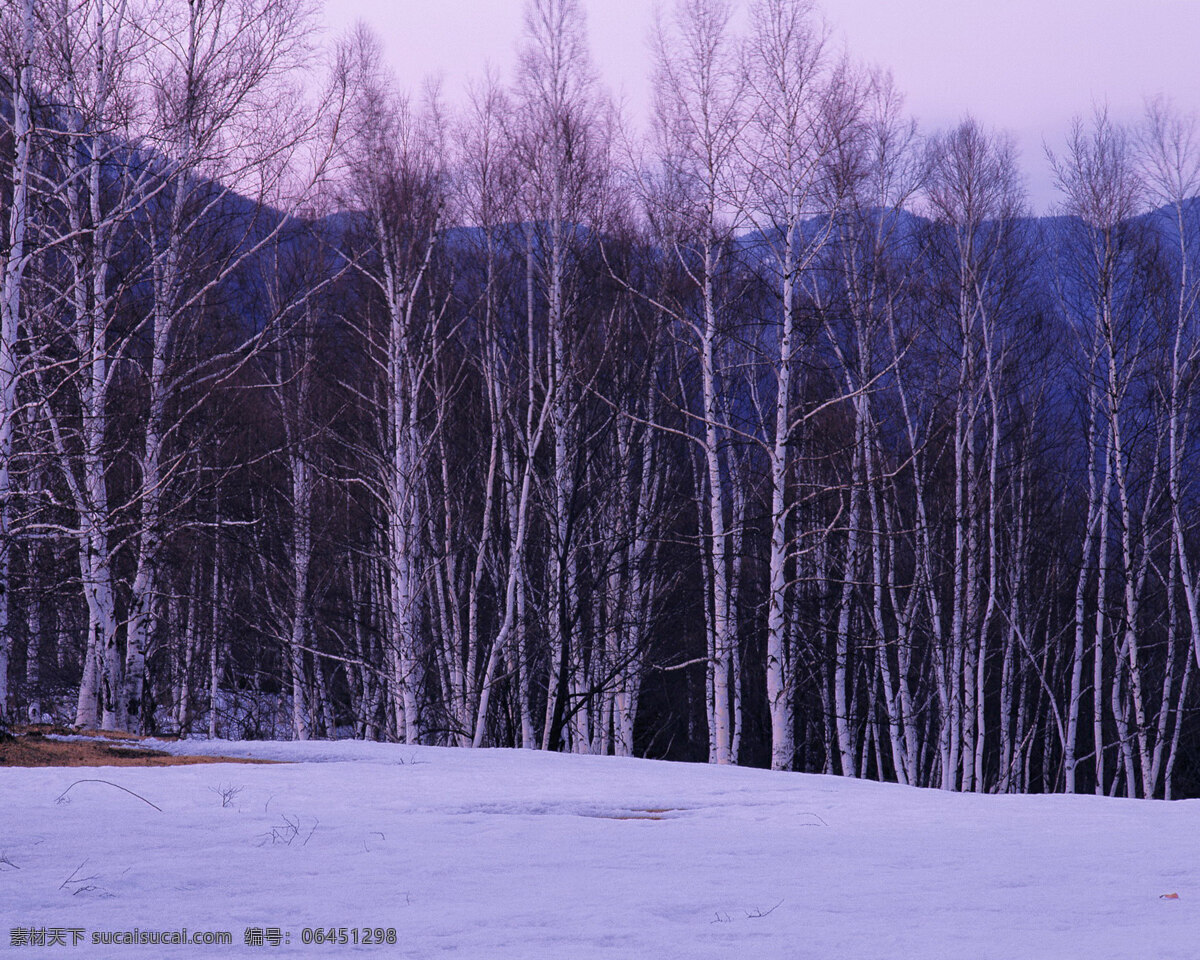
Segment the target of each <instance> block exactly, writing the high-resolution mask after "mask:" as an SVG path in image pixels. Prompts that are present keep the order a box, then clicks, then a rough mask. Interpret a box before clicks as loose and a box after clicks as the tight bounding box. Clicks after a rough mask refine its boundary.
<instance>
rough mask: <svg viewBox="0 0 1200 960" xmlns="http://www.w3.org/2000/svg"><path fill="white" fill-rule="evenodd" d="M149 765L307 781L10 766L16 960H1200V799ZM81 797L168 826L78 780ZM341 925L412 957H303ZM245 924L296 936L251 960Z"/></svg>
mask: <svg viewBox="0 0 1200 960" xmlns="http://www.w3.org/2000/svg"><path fill="white" fill-rule="evenodd" d="M147 745H148V746H153V747H154V748H156V749H167V750H172V751H176V752H181V753H200V752H205V753H213V754H222V755H232V756H257V757H263V758H271V759H286V760H289V761H292V762H291V763H288V764H280V765H269V766H257V765H256V766H250V765H233V764H228V765H227V764H217V765H206V766H179V767H160V768H139V767H120V768H114V767H108V768H87V767H80V768H42V769H5V770H0V810H2V811H3V813H2V814H0V858H3V861H7V863H6V862H3V861H0V920H2V921H3V922H2V924H0V938H2V939H0V944H2V945H3V949H4V955H6V956H13V957H18V956H23V955H25V954H26V953H29V952H30V948H21V947H16V946H11V945H10V931H11V929H12V928H15V927H29V928H40V927H52V926H58V927H67V928H84V929H86V930H87V931H88V934H89V936H90V933H91V932H92V931H99V930H132V929H134V928H137V929H140V930H151V929H154V930H157V929H178V928H181V927H187V928H188V929H189V931H197V930H228V931H231V932H232V933H233V939H234V947H233V948H232V949H231V948H229V947H217V946H200V945H184V946H149V945H145V946H107V947H95V946H90V945H81V946H78V947H74V948H71V947H52V948H38V949H36V955H38V956H42V955H47V956H51V955H54V956H77V957H95V956H101V957H106V956H113V957H131V958H133V957H137V956H144V957H151V956H153V957H158V956H164V957H172V958H174V957H181V958H182V957H209V958H213V960H216V958H217V957H224V956H246V957H252V956H261V957H268V956H269V957H324V956H331V957H338V956H350V955H366V954H370V955H378V956H393V957H414V958H416V957H420V958H426V957H464V958H477V960H493V958H496V960H502V958H512V960H539V958H547V960H549V958H555V960H575V958H590V957H605V958H647V960H659V958H663V960H665V958H680V960H684V958H687V960H693V958H698V960H699V958H713V960H716V958H721V960H725V958H734V960H740V958H748V960H749V958H754V960H757V958H808V957H811V958H848V960H868V958H876V957H878V958H958V957H961V958H964V960H965V958H989V957H995V958H1006V960H1008V958H1022V960H1024V958H1031V960H1036V958H1048V960H1049V958H1053V960H1058V958H1074V957H1078V958H1088V960H1094V958H1104V957H1112V958H1118V957H1120V958H1128V957H1154V958H1195V957H1197V956H1200V829H1198V827H1200V822H1198V821H1200V803H1197V802H1194V801H1184V802H1176V803H1171V804H1167V803H1161V802H1146V801H1129V800H1110V799H1104V798H1096V797H1087V796H1078V797H1062V796H1052V797H1029V796H1024V797H1021V796H970V795H967V796H964V795H956V794H946V793H942V792H939V791H931V790H916V789H911V788H905V787H898V786H895V785H889V784H876V783H868V782H860V781H850V780H843V779H840V778H833V777H818V776H808V775H800V774H778V773H771V772H769V771H764V770H749V769H743V768H715V767H710V766H704V765H687V764H672V763H664V762H655V761H643V760H625V759H617V758H611V757H578V756H565V755H559V754H546V753H542V752H532V751H514V750H478V751H472V750H453V749H443V748H433V747H419V748H413V747H404V746H397V745H385V744H366V743H359V742H338V743H326V742H310V743H249V742H248V743H229V742H220V741H213V742H194V741H190V742H186V743H181V744H161V743H154V742H151V743H148V744H147ZM84 779H104V780H109V781H111V782H112V783H114V784H119V785H120V786H121V787H125V788H127V789H128V790H132V791H134V792H135V793H137V794H139V795H141V796H142V797H144V798H145V799H146V800H148V801H151V802H153V803H154V804H156V805H158V806H159V807H161V808H162V812H159V811H156V810H154V809H153V808H152V807H150V806H148V805H147V804H146V803H143V802H142V801H141V800H139V799H138V798H137V797H134V796H131V795H130V794H128V793H125V792H124V791H122V790H119V789H116V788H114V787H113V786H110V785H109V784H105V783H78V784H76V785H75V786H73V787H71V786H70V785H71V784H72V783H73V782H74V781H77V780H84ZM68 787H70V790H69V792H68V793H67V795H66V798H67V801H68V802H56V799H57V798H59V797H60V795H61V794H62V793H63V791H64V790H67V789H68ZM231 787H232V788H234V789H233V790H230V789H229V788H231ZM239 788H240V789H239ZM222 794H224V796H223V795H222ZM1175 892H1177V893H1178V894H1179V896H1180V899H1179V900H1162V899H1160V896H1161V895H1162V894H1166V893H1175ZM331 926H333V927H347V928H350V927H355V926H357V927H359V928H363V927H370V928H375V927H383V928H388V927H394V928H395V930H396V932H397V943H396V944H395V945H394V946H389V945H386V944H384V945H379V946H374V945H372V946H363V945H361V944H360V945H359V946H357V947H356V946H354V945H352V944H347V945H336V944H333V945H331V944H324V945H316V944H304V943H302V942H301V940H302V931H303V929H304V928H306V927H307V928H315V927H326V928H327V927H331ZM247 927H250V928H267V927H277V928H279V929H280V930H281V931H283V932H284V933H285V934H290V941H291V942H290V944H281V945H280V946H247V945H245V943H244V931H245V929H246V928H247Z"/></svg>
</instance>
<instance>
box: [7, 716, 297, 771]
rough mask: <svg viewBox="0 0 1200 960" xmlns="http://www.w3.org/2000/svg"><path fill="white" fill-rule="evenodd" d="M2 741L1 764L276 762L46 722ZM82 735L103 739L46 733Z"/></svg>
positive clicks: (89, 764)
mask: <svg viewBox="0 0 1200 960" xmlns="http://www.w3.org/2000/svg"><path fill="white" fill-rule="evenodd" d="M13 733H14V736H13V737H12V738H11V739H7V740H0V767H175V766H183V765H186V764H195V763H274V762H276V761H272V760H252V759H248V758H246V757H197V756H176V755H175V754H171V753H164V752H163V751H161V750H144V749H141V748H138V747H127V746H122V745H121V744H122V742H125V743H128V742H130V741H134V742H136V741H139V740H144V739H146V738H145V737H139V736H137V735H136V734H131V733H112V732H110V731H104V732H101V731H97V730H68V729H65V728H59V727H48V726H43V725H40V724H39V725H37V726H30V727H18V728H16V729H15V730H14V731H13ZM48 733H57V734H83V735H85V736H101V737H104V738H105V739H104V740H51V739H49V738H48V737H47V736H46V734H48Z"/></svg>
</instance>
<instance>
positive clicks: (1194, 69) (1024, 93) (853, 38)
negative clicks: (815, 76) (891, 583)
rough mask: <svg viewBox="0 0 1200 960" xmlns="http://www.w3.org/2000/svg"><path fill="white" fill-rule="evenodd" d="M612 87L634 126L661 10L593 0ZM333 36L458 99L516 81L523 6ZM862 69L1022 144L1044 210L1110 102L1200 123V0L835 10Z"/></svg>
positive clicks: (391, 12)
mask: <svg viewBox="0 0 1200 960" xmlns="http://www.w3.org/2000/svg"><path fill="white" fill-rule="evenodd" d="M583 2H584V7H585V8H586V10H587V14H588V26H589V33H590V35H591V38H592V50H593V56H594V59H595V62H596V65H597V66H598V67H599V69H600V73H601V77H602V79H603V80H604V82H605V83H606V84H607V86H608V87H609V89H610V90H611V91H612V92H613V94H614V95H616V96H618V97H624V98H625V99H626V100H627V102H628V104H629V107H630V111H631V114H632V115H633V116H634V118H635V119H636V118H639V117H644V115H645V110H646V104H647V102H648V98H649V75H650V70H649V63H648V60H649V57H648V53H647V43H646V37H647V34H648V31H649V29H650V25H651V23H652V20H653V9H654V0H583ZM325 4H326V10H325V18H326V24H327V26H328V27H329V29H330V30H331V31H332V32H333V33H334V34H336V33H339V32H341V31H342V30H344V29H346V28H347V27H349V26H350V25H351V24H353V23H354V22H355V21H356V20H359V19H361V20H363V21H365V22H366V23H368V24H370V25H371V26H372V27H374V28H375V30H376V31H377V32H378V33H379V34H380V35H381V37H382V38H383V42H384V48H385V50H386V52H387V55H388V57H389V58H390V61H391V63H392V65H393V67H394V68H395V71H396V74H397V76H398V77H399V80H400V83H401V85H402V86H403V87H405V88H410V89H413V90H416V89H418V88H419V86H420V84H421V83H422V80H423V78H424V77H426V76H427V75H430V74H440V75H441V77H442V79H443V88H444V90H445V93H446V95H447V97H448V98H449V99H450V100H451V101H453V100H454V99H455V98H456V97H458V96H461V91H462V89H463V87H464V85H465V83H466V80H467V79H468V78H469V77H471V76H474V75H478V74H479V73H480V72H481V71H482V68H483V66H484V64H485V63H491V64H492V65H493V66H494V67H495V68H496V69H498V70H499V71H501V73H502V75H505V76H507V75H509V71H510V68H511V66H512V64H513V62H514V50H515V46H516V43H517V40H518V38H519V37H520V33H521V25H522V9H523V0H325ZM820 6H821V9H822V10H823V11H824V14H825V17H826V19H827V21H828V22H829V25H830V26H831V27H832V28H833V31H834V36H835V38H836V39H837V41H838V42H839V43H844V44H845V47H846V49H847V50H848V51H849V53H850V54H851V56H852V57H854V58H855V59H857V60H859V61H861V62H866V63H870V64H875V65H878V66H882V67H887V68H890V69H891V71H892V73H893V75H894V76H895V79H896V83H897V86H898V88H899V89H900V90H901V91H903V92H904V94H905V96H906V98H907V104H908V108H909V111H910V113H911V114H912V115H913V116H915V117H917V118H918V119H919V120H920V121H921V124H922V128H923V129H925V130H927V131H928V130H932V129H935V128H937V127H940V126H945V125H947V124H950V123H953V122H955V121H956V120H958V119H959V118H961V117H962V116H963V115H964V114H965V113H966V112H968V111H970V112H971V113H972V114H974V116H975V117H976V118H977V119H979V120H980V121H981V122H982V123H984V124H986V125H988V126H990V127H994V128H1002V129H1005V130H1008V131H1009V132H1011V133H1012V134H1013V136H1014V137H1015V138H1016V140H1017V145H1018V147H1019V149H1020V151H1021V157H1022V164H1023V168H1024V170H1025V173H1026V176H1027V182H1028V185H1029V191H1030V199H1031V203H1032V205H1033V206H1034V208H1035V210H1037V211H1038V212H1044V211H1045V210H1046V209H1047V208H1048V207H1049V206H1050V205H1051V204H1052V203H1053V202H1054V199H1055V198H1054V193H1053V189H1052V188H1051V186H1050V178H1049V174H1048V172H1047V169H1046V162H1045V158H1044V152H1043V147H1042V144H1043V142H1045V143H1047V144H1049V145H1050V146H1051V147H1052V148H1058V147H1059V146H1060V144H1061V142H1062V138H1063V136H1064V134H1065V133H1066V131H1067V129H1068V128H1069V125H1070V123H1071V118H1072V117H1073V116H1074V115H1075V114H1085V115H1087V114H1090V113H1091V111H1092V107H1093V104H1097V103H1104V102H1107V104H1108V105H1109V108H1110V110H1111V111H1112V112H1113V114H1114V115H1116V116H1117V117H1119V118H1122V119H1128V120H1133V119H1136V118H1137V117H1138V115H1139V114H1140V112H1141V109H1142V103H1143V101H1144V98H1145V97H1147V96H1154V95H1157V94H1166V95H1168V96H1170V97H1172V98H1173V99H1174V100H1175V101H1176V103H1177V104H1178V105H1179V106H1180V107H1182V108H1184V109H1186V110H1187V111H1189V112H1191V111H1200V0H824V2H823V3H821V4H820Z"/></svg>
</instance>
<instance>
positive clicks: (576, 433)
mask: <svg viewBox="0 0 1200 960" xmlns="http://www.w3.org/2000/svg"><path fill="white" fill-rule="evenodd" d="M316 13H317V11H316V10H315V9H314V8H313V7H311V6H310V4H309V0H186V2H185V0H2V5H0V715H2V716H4V717H6V718H7V719H8V722H10V723H17V722H20V723H25V722H34V723H57V724H65V725H73V726H77V727H79V728H100V729H105V730H121V731H130V732H142V733H157V734H160V735H162V734H166V735H181V736H209V737H214V736H218V737H234V738H260V737H270V738H283V739H287V738H297V739H308V738H329V737H358V738H368V739H380V740H393V741H399V742H404V743H425V744H443V745H457V746H461V747H464V748H466V747H485V746H503V747H523V748H528V749H541V750H565V751H574V752H579V753H598V754H616V755H622V756H646V757H655V758H670V759H677V760H692V761H708V762H711V763H721V764H730V763H738V764H749V765H759V766H770V767H772V768H774V769H778V770H802V771H810V772H824V773H832V774H840V775H844V776H848V777H868V778H874V779H881V780H892V781H898V782H900V783H905V784H913V785H921V786H935V787H941V788H943V789H946V790H963V791H989V792H1051V791H1065V792H1089V793H1091V792H1095V793H1097V794H1110V795H1119V796H1129V797H1166V798H1172V797H1179V796H1186V795H1192V796H1194V795H1197V794H1200V677H1194V674H1195V673H1196V671H1197V666H1198V664H1200V523H1198V522H1200V512H1198V508H1200V489H1198V487H1197V482H1196V479H1195V475H1194V474H1193V472H1192V471H1193V470H1194V469H1195V468H1196V467H1197V465H1198V464H1200V435H1197V434H1193V433H1192V431H1191V428H1192V426H1194V425H1196V426H1197V427H1198V432H1200V424H1197V421H1196V420H1195V419H1194V417H1193V415H1194V414H1200V409H1198V401H1200V392H1198V385H1197V383H1196V377H1197V374H1198V372H1200V302H1198V297H1200V203H1198V202H1197V201H1196V200H1195V199H1194V197H1195V195H1196V194H1198V193H1200V127H1198V126H1197V123H1196V121H1195V119H1194V118H1191V117H1187V116H1184V115H1182V114H1181V113H1179V112H1178V111H1177V110H1176V109H1175V108H1173V107H1172V105H1171V103H1170V102H1169V101H1167V100H1159V101H1152V102H1150V103H1148V104H1147V107H1146V111H1145V115H1144V117H1143V118H1142V119H1141V120H1139V121H1138V122H1136V123H1125V122H1118V121H1117V120H1116V119H1115V118H1114V117H1112V116H1110V115H1109V114H1108V113H1107V112H1106V111H1105V110H1104V109H1103V108H1096V109H1092V110H1090V111H1088V112H1085V113H1082V114H1081V115H1080V118H1079V119H1078V120H1077V121H1076V123H1075V125H1074V127H1073V129H1072V130H1071V131H1070V133H1069V136H1068V138H1067V139H1066V141H1065V143H1066V146H1065V147H1064V148H1063V149H1062V150H1060V151H1054V152H1049V151H1048V152H1047V155H1046V156H1045V157H1025V158H1021V159H1020V160H1019V159H1018V157H1017V156H1016V153H1015V150H1014V148H1013V146H1012V142H1011V140H1010V139H1009V138H1008V137H1007V135H1006V134H1005V133H1004V132H1003V131H995V130H990V129H986V128H984V127H983V126H981V125H980V124H978V123H977V122H975V121H974V120H972V119H971V118H970V117H966V118H963V119H962V121H961V122H960V123H959V124H958V125H956V126H954V127H952V128H949V129H944V130H937V131H928V130H923V129H918V128H917V126H916V125H915V124H914V123H913V122H912V121H911V120H910V119H908V117H907V116H906V114H905V109H904V105H903V100H902V94H901V91H898V90H896V89H894V87H893V85H892V82H891V80H890V78H889V76H888V75H887V74H886V73H883V72H880V71H877V70H875V71H873V70H868V69H866V68H864V67H862V66H860V65H859V64H857V63H856V62H855V61H854V60H853V59H852V57H851V56H850V55H847V54H846V53H844V52H843V51H842V50H841V49H839V48H838V47H837V46H836V45H835V44H834V43H833V41H832V40H831V39H830V30H829V28H828V27H827V26H826V25H825V24H824V22H823V21H822V19H821V15H820V11H819V10H818V9H816V8H815V7H814V6H813V5H812V3H810V2H809V0H748V2H747V3H745V4H743V5H742V6H741V7H738V8H737V9H735V6H734V5H733V4H732V2H731V0H678V2H675V3H673V4H667V5H666V6H665V7H664V10H663V11H662V15H661V17H660V18H659V22H658V24H657V27H656V29H655V32H654V35H653V37H652V38H651V39H650V49H651V50H652V62H653V68H652V69H653V77H652V82H653V91H654V96H653V108H652V111H651V115H650V116H649V117H648V118H646V119H645V122H644V123H634V122H631V121H630V119H629V118H628V117H625V116H622V114H621V112H620V111H619V110H618V109H617V108H616V107H615V106H614V104H613V102H612V100H611V98H610V96H609V94H608V93H607V92H606V91H605V90H604V88H603V87H602V86H601V85H600V83H599V82H598V80H597V78H596V72H595V70H594V68H593V67H592V66H591V64H590V61H589V50H588V40H587V33H586V22H585V18H584V15H583V9H582V5H581V2H580V0H529V3H528V5H527V9H526V14H525V26H524V33H523V39H522V40H521V46H520V54H519V58H518V61H517V66H516V68H515V70H514V71H512V73H511V75H498V74H495V73H488V72H487V71H484V70H482V69H481V70H480V71H479V75H478V77H477V79H476V81H475V82H473V83H472V85H471V87H470V91H469V94H468V95H466V96H465V97H462V98H455V99H453V101H452V100H451V98H449V97H447V96H445V95H444V94H443V93H442V92H441V91H439V90H438V88H437V85H436V84H433V83H431V84H429V85H428V86H427V87H426V88H424V89H421V90H411V91H406V90H400V89H398V88H397V85H396V83H395V81H394V80H393V79H391V78H390V77H389V75H388V73H387V71H386V69H385V68H384V66H383V58H382V54H381V50H380V46H379V43H378V41H377V40H376V39H375V38H374V37H373V36H372V35H371V34H370V33H369V31H367V30H366V29H365V28H359V29H358V30H357V31H355V32H353V33H352V34H350V35H349V36H346V37H342V38H339V39H336V40H335V41H331V42H328V43H325V42H324V41H321V40H320V38H319V34H318V33H317V31H316V23H317V17H316ZM1020 163H1025V164H1037V163H1048V164H1050V165H1051V168H1052V170H1053V176H1054V180H1055V183H1056V185H1057V189H1058V194H1057V205H1056V207H1055V210H1054V212H1053V215H1051V216H1045V217H1034V216H1032V215H1031V213H1030V211H1029V208H1028V205H1027V203H1026V199H1025V196H1024V187H1023V175H1022V172H1021V167H1020V165H1019V164H1020Z"/></svg>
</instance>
